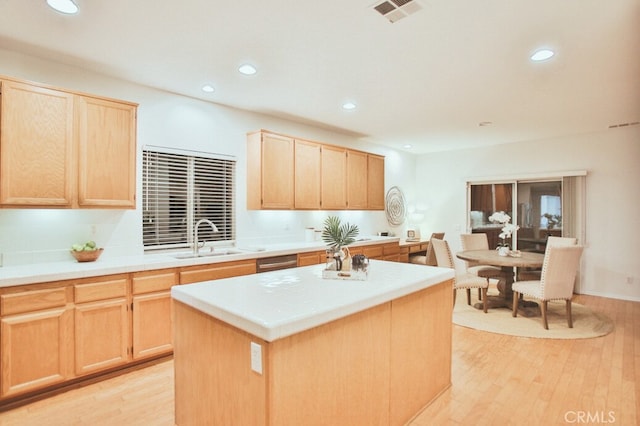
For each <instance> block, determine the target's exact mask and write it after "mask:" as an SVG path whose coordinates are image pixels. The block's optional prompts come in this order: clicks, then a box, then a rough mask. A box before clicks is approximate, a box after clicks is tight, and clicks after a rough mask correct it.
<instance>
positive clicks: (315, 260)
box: [298, 250, 327, 266]
mask: <svg viewBox="0 0 640 426" xmlns="http://www.w3.org/2000/svg"><path fill="white" fill-rule="evenodd" d="M326 260H327V252H326V251H325V250H323V251H312V252H310V253H298V266H309V265H318V264H320V263H325V262H326Z"/></svg>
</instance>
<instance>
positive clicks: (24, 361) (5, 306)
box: [0, 289, 73, 398]
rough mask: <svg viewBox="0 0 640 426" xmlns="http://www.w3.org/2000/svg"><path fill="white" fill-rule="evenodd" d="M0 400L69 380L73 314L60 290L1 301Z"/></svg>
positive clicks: (19, 294) (6, 297) (5, 297)
mask: <svg viewBox="0 0 640 426" xmlns="http://www.w3.org/2000/svg"><path fill="white" fill-rule="evenodd" d="M0 300H1V308H0V313H1V314H2V320H1V323H0V329H1V332H0V359H1V372H2V374H1V375H0V380H1V382H2V388H1V392H0V396H1V397H3V398H4V397H11V396H14V395H19V394H22V393H26V392H29V391H33V390H37V389H40V388H43V387H46V386H50V385H55V384H58V383H62V382H64V381H66V380H68V379H70V378H71V377H72V376H73V372H72V361H73V357H72V355H73V352H72V348H73V310H72V309H71V308H70V307H68V306H67V293H66V291H65V290H64V289H45V290H33V291H20V292H17V293H11V294H3V295H2V296H0Z"/></svg>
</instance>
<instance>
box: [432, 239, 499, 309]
mask: <svg viewBox="0 0 640 426" xmlns="http://www.w3.org/2000/svg"><path fill="white" fill-rule="evenodd" d="M431 245H432V246H433V251H434V253H435V256H436V261H437V263H438V266H439V267H441V268H451V269H453V270H454V271H455V269H456V268H455V264H454V263H453V257H452V256H451V249H450V248H449V243H448V242H447V241H445V240H438V239H435V238H434V239H432V240H431ZM488 287H489V281H488V280H487V279H486V278H481V277H479V276H477V275H474V274H470V273H467V272H465V273H463V274H459V273H457V272H456V275H455V277H454V279H453V305H454V306H455V304H456V290H461V289H464V290H467V305H471V289H472V288H477V289H480V291H481V293H482V309H483V310H484V312H485V313H487V288H488Z"/></svg>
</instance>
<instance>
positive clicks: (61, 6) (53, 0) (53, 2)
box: [47, 0, 78, 15]
mask: <svg viewBox="0 0 640 426" xmlns="http://www.w3.org/2000/svg"><path fill="white" fill-rule="evenodd" d="M47 4H48V5H49V6H51V7H52V8H54V9H55V10H57V11H58V12H60V13H66V14H67V15H73V14H74V13H78V6H76V4H75V3H74V2H73V0H47Z"/></svg>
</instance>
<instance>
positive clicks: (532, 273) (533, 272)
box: [518, 236, 578, 281]
mask: <svg viewBox="0 0 640 426" xmlns="http://www.w3.org/2000/svg"><path fill="white" fill-rule="evenodd" d="M577 243H578V239H577V238H573V237H554V236H549V237H547V245H546V247H549V246H554V247H563V246H575V245H576V244H577ZM541 273H542V271H541V270H540V269H523V270H521V269H518V281H538V280H540V275H541Z"/></svg>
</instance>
